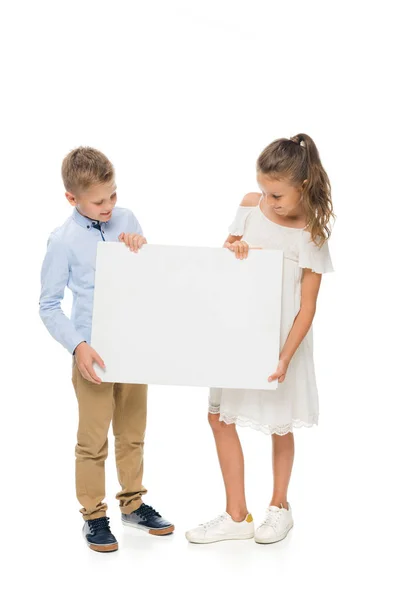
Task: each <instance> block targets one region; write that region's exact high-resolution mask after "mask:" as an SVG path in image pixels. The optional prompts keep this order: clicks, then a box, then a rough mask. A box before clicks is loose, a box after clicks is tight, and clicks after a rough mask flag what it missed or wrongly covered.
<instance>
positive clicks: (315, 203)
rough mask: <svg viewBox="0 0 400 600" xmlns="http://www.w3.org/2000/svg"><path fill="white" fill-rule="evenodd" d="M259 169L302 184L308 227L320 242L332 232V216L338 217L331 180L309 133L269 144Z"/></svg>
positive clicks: (259, 161)
mask: <svg viewBox="0 0 400 600" xmlns="http://www.w3.org/2000/svg"><path fill="white" fill-rule="evenodd" d="M257 171H258V172H260V173H262V174H264V175H269V176H271V178H273V179H288V180H289V181H290V183H291V184H292V185H295V186H302V184H303V181H304V180H307V181H306V183H305V184H304V187H303V188H302V196H303V203H304V207H305V210H306V217H307V225H306V228H307V229H308V231H310V233H311V239H312V240H313V242H314V243H316V244H317V245H318V246H323V244H324V242H325V241H326V240H327V239H328V238H329V237H330V235H331V225H330V221H331V219H335V214H334V212H333V207H332V199H331V184H330V182H329V178H328V175H327V174H326V171H325V169H324V167H323V166H322V163H321V159H320V157H319V152H318V150H317V147H316V145H315V143H314V141H313V140H312V139H311V138H310V136H309V135H306V134H305V133H299V134H297V135H295V136H294V137H292V138H290V139H287V138H280V139H279V140H275V141H274V142H272V143H271V144H269V146H267V147H266V148H265V149H264V150H263V151H262V152H261V154H260V156H259V157H258V159H257Z"/></svg>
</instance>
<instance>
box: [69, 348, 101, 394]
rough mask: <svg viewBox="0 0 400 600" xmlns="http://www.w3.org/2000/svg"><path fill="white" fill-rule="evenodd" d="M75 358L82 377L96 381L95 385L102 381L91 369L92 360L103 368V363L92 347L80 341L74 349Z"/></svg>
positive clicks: (92, 381) (91, 381)
mask: <svg viewBox="0 0 400 600" xmlns="http://www.w3.org/2000/svg"><path fill="white" fill-rule="evenodd" d="M75 360H76V366H77V367H78V369H79V371H80V374H81V375H82V377H84V378H85V379H86V380H87V381H90V383H96V384H97V385H99V384H100V383H102V381H101V379H100V378H99V377H97V375H96V373H95V371H94V369H93V362H97V364H98V365H100V367H101V368H102V369H104V368H105V364H104V362H103V360H102V359H101V358H100V356H99V355H98V354H97V352H96V350H94V348H92V347H91V346H89V344H87V343H86V342H82V343H81V344H79V346H77V348H76V350H75Z"/></svg>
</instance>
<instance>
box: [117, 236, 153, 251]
mask: <svg viewBox="0 0 400 600" xmlns="http://www.w3.org/2000/svg"><path fill="white" fill-rule="evenodd" d="M118 239H119V241H120V242H124V243H125V244H126V245H127V246H128V248H130V249H131V250H132V251H133V252H138V251H139V250H140V248H141V247H142V246H143V244H147V240H146V238H145V237H143V236H142V235H139V234H138V233H121V235H120V236H118Z"/></svg>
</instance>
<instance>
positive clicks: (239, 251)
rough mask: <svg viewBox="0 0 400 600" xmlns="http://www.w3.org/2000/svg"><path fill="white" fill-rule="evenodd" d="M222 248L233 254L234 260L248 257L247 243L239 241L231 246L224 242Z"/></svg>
mask: <svg viewBox="0 0 400 600" xmlns="http://www.w3.org/2000/svg"><path fill="white" fill-rule="evenodd" d="M224 248H228V250H230V251H231V252H234V253H235V256H236V258H240V259H243V258H247V257H248V255H249V245H248V243H247V242H242V241H241V240H238V241H236V242H233V244H231V243H229V242H225V244H224Z"/></svg>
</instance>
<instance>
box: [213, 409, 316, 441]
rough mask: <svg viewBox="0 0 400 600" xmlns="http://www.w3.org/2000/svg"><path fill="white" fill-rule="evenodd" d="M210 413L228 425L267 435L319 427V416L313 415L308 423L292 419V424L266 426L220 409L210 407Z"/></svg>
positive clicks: (284, 433)
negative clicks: (301, 428) (314, 426)
mask: <svg viewBox="0 0 400 600" xmlns="http://www.w3.org/2000/svg"><path fill="white" fill-rule="evenodd" d="M208 412H209V413H211V414H213V415H218V414H219V420H220V421H223V422H224V423H226V424H227V425H232V424H235V425H239V426H240V427H251V428H252V429H255V430H256V431H261V432H262V433H264V434H266V435H272V434H276V435H286V434H287V433H292V432H293V428H300V427H308V428H310V427H312V426H313V425H318V415H312V416H310V417H309V418H308V420H307V421H302V420H301V419H292V422H291V423H287V424H285V425H264V424H261V423H256V422H255V421H252V420H251V419H248V418H246V417H241V416H240V415H237V416H234V415H229V414H228V413H225V412H223V413H221V412H220V410H219V407H209V410H208Z"/></svg>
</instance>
